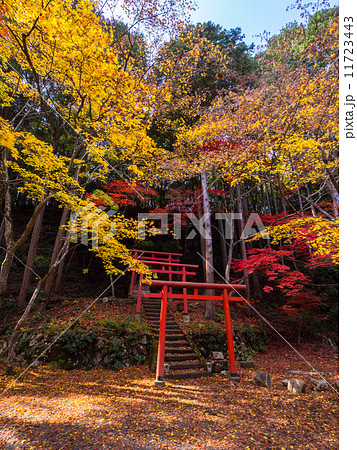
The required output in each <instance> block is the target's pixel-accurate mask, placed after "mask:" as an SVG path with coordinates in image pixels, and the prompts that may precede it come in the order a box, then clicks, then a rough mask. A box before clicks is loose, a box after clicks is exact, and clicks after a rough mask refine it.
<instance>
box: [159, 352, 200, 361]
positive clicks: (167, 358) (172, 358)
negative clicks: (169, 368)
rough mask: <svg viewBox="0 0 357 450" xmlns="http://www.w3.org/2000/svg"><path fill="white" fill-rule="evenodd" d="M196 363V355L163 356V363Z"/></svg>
mask: <svg viewBox="0 0 357 450" xmlns="http://www.w3.org/2000/svg"><path fill="white" fill-rule="evenodd" d="M195 360H197V361H198V358H197V355H196V353H186V354H185V355H172V354H168V355H166V354H165V361H195Z"/></svg>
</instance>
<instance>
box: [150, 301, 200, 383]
mask: <svg viewBox="0 0 357 450" xmlns="http://www.w3.org/2000/svg"><path fill="white" fill-rule="evenodd" d="M142 306H143V310H144V313H145V316H146V318H147V320H148V322H149V325H150V327H151V329H152V331H153V335H154V337H155V338H156V339H157V340H159V331H160V310H161V301H160V300H157V299H147V298H145V299H143V302H142ZM165 364H168V365H169V374H168V375H167V376H166V377H165V378H171V379H176V380H178V379H187V378H199V377H204V376H208V373H207V371H206V368H205V367H204V366H203V365H202V363H201V361H200V360H199V358H198V356H197V354H196V353H195V351H194V350H193V349H192V347H191V345H190V344H189V343H188V342H187V340H186V338H185V336H184V334H183V333H182V331H181V329H180V327H179V326H178V325H177V323H176V322H175V320H174V318H173V316H172V315H171V314H170V312H169V311H167V315H166V340H165Z"/></svg>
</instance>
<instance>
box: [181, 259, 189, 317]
mask: <svg viewBox="0 0 357 450" xmlns="http://www.w3.org/2000/svg"><path fill="white" fill-rule="evenodd" d="M182 281H183V282H184V283H186V267H182ZM183 294H184V296H185V297H184V298H183V313H184V314H188V309H187V298H186V295H187V288H183Z"/></svg>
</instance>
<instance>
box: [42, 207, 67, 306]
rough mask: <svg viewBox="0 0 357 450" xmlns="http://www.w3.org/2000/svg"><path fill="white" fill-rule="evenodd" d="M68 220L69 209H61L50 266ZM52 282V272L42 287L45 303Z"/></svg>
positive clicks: (49, 296) (48, 298)
mask: <svg viewBox="0 0 357 450" xmlns="http://www.w3.org/2000/svg"><path fill="white" fill-rule="evenodd" d="M68 218H69V209H68V208H64V209H63V213H62V217H61V221H60V224H59V228H58V232H57V236H56V240H55V244H54V246H53V251H52V257H51V263H50V266H52V265H53V264H54V262H55V261H56V260H57V256H58V253H59V251H60V249H61V247H62V243H63V242H62V241H63V238H64V236H65V232H66V231H65V230H64V229H63V225H65V224H66V223H67V221H68ZM54 281H55V271H52V272H51V274H50V275H49V276H48V277H47V280H46V284H45V286H44V289H43V290H44V293H45V295H46V297H47V301H50V300H51V296H52V293H53V288H54Z"/></svg>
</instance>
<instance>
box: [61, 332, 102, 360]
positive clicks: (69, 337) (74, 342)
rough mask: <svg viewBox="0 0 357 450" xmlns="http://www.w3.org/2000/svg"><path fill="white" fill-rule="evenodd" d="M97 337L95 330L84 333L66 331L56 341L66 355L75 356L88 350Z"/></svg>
mask: <svg viewBox="0 0 357 450" xmlns="http://www.w3.org/2000/svg"><path fill="white" fill-rule="evenodd" d="M96 337H97V332H96V330H94V331H91V332H89V333H85V332H83V331H82V330H80V329H78V330H76V329H74V330H68V331H66V332H65V333H64V334H63V335H62V336H61V337H60V338H59V339H58V341H57V343H58V344H59V345H61V347H62V348H63V349H64V350H66V351H68V353H70V354H72V355H73V356H75V355H76V354H78V353H80V352H83V351H86V350H89V349H90V348H91V346H92V345H93V344H94V342H95V340H96Z"/></svg>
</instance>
